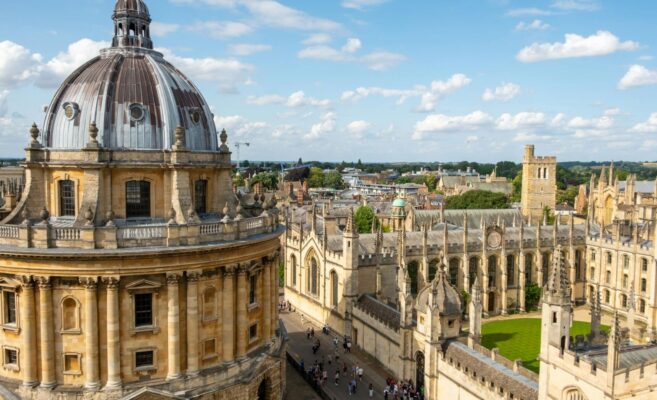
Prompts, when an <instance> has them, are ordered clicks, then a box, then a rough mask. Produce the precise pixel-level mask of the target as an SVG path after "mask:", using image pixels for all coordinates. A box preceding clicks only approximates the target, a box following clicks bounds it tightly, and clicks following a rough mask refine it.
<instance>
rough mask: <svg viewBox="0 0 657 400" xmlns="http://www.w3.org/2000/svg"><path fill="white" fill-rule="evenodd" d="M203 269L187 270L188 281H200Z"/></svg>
mask: <svg viewBox="0 0 657 400" xmlns="http://www.w3.org/2000/svg"><path fill="white" fill-rule="evenodd" d="M201 274H202V271H199V270H194V271H187V281H188V282H198V280H199V279H200V278H201Z"/></svg>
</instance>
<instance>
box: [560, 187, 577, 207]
mask: <svg viewBox="0 0 657 400" xmlns="http://www.w3.org/2000/svg"><path fill="white" fill-rule="evenodd" d="M578 194H579V188H578V187H577V186H568V188H567V189H566V190H559V191H557V203H559V204H561V203H568V204H570V205H571V206H572V205H573V204H575V198H576V197H577V195H578Z"/></svg>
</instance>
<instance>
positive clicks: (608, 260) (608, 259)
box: [607, 251, 612, 265]
mask: <svg viewBox="0 0 657 400" xmlns="http://www.w3.org/2000/svg"><path fill="white" fill-rule="evenodd" d="M611 259H612V255H611V252H610V251H608V252H607V264H608V265H611Z"/></svg>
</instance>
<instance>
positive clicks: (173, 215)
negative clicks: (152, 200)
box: [167, 207, 176, 224]
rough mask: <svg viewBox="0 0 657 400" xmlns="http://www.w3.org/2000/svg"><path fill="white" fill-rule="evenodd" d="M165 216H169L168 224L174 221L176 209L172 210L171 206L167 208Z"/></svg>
mask: <svg viewBox="0 0 657 400" xmlns="http://www.w3.org/2000/svg"><path fill="white" fill-rule="evenodd" d="M167 217H168V218H169V224H175V223H176V210H174V209H173V207H172V208H171V209H170V210H169V214H168V215H167Z"/></svg>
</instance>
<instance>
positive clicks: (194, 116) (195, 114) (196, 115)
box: [192, 110, 201, 124]
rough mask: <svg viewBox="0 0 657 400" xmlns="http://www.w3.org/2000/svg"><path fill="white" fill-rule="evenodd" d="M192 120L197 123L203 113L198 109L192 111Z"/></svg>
mask: <svg viewBox="0 0 657 400" xmlns="http://www.w3.org/2000/svg"><path fill="white" fill-rule="evenodd" d="M192 122H193V123H195V124H198V123H199V122H201V113H200V112H198V110H194V111H192Z"/></svg>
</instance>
